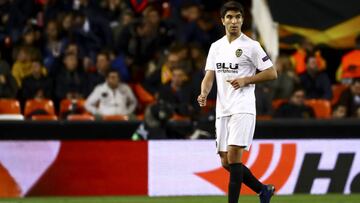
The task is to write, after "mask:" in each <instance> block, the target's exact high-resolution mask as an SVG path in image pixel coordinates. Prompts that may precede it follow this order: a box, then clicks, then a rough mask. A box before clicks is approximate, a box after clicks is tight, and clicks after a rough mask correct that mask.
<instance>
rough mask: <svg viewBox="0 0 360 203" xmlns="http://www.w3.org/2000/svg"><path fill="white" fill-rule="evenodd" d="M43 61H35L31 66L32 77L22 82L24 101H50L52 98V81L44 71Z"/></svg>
mask: <svg viewBox="0 0 360 203" xmlns="http://www.w3.org/2000/svg"><path fill="white" fill-rule="evenodd" d="M43 68H44V67H43V65H42V63H41V60H40V59H39V58H38V59H35V60H33V61H32V65H31V75H29V76H27V77H25V78H24V79H23V81H22V90H21V91H22V99H24V100H27V99H33V98H38V99H44V98H46V99H49V98H51V96H52V80H51V79H50V78H48V77H47V76H46V75H45V74H44V73H43V71H42V69H43Z"/></svg>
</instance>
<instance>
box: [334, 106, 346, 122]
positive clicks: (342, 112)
mask: <svg viewBox="0 0 360 203" xmlns="http://www.w3.org/2000/svg"><path fill="white" fill-rule="evenodd" d="M345 117H346V107H345V106H343V105H340V104H338V105H335V106H334V107H333V112H332V118H335V119H341V118H345Z"/></svg>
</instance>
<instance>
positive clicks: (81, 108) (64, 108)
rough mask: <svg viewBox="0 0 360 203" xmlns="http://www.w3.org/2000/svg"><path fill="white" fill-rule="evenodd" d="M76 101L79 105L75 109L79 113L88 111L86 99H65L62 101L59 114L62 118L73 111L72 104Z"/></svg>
mask: <svg viewBox="0 0 360 203" xmlns="http://www.w3.org/2000/svg"><path fill="white" fill-rule="evenodd" d="M74 103H75V104H76V106H77V109H76V110H75V111H76V113H77V114H79V113H80V114H82V113H85V112H86V110H85V100H84V99H63V100H61V102H60V110H59V116H60V117H62V118H63V117H66V115H67V114H68V113H69V112H70V111H71V109H70V107H71V105H73V104H74Z"/></svg>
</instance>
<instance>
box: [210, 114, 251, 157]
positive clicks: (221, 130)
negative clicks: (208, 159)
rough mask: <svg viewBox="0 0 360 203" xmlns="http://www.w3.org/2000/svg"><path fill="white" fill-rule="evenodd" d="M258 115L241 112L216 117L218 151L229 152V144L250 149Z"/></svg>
mask: <svg viewBox="0 0 360 203" xmlns="http://www.w3.org/2000/svg"><path fill="white" fill-rule="evenodd" d="M255 123H256V116H255V115H253V114H247V113H241V114H234V115H231V116H225V117H220V118H217V119H216V122H215V128H216V148H217V152H227V151H228V149H227V148H228V147H227V146H229V145H235V146H242V147H245V150H247V151H249V149H250V145H251V143H252V140H253V137H254V131H255Z"/></svg>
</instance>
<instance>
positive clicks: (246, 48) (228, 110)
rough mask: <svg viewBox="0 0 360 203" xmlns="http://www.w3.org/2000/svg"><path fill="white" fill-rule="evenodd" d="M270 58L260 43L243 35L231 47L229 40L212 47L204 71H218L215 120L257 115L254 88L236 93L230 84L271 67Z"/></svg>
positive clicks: (247, 87)
mask: <svg viewBox="0 0 360 203" xmlns="http://www.w3.org/2000/svg"><path fill="white" fill-rule="evenodd" d="M272 66H273V64H272V62H271V60H270V58H269V56H268V55H267V54H266V53H265V51H264V50H263V49H262V47H261V46H260V44H259V42H257V41H254V40H252V39H250V38H249V37H248V36H246V35H244V34H241V35H240V36H239V37H238V38H237V39H235V40H234V41H232V42H231V43H229V41H228V39H227V37H226V36H224V37H223V38H221V39H219V40H217V41H216V42H214V43H212V44H211V47H210V50H209V54H208V57H207V60H206V66H205V70H207V71H215V76H216V82H217V99H216V117H223V116H230V115H233V114H238V113H249V114H253V115H256V107H255V85H254V84H250V85H247V86H245V87H242V88H240V89H237V90H235V89H234V88H233V87H232V86H231V84H230V83H229V82H226V80H229V79H230V80H231V79H235V78H241V77H248V76H253V75H255V74H256V69H257V70H259V71H263V70H265V69H268V68H270V67H272Z"/></svg>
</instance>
